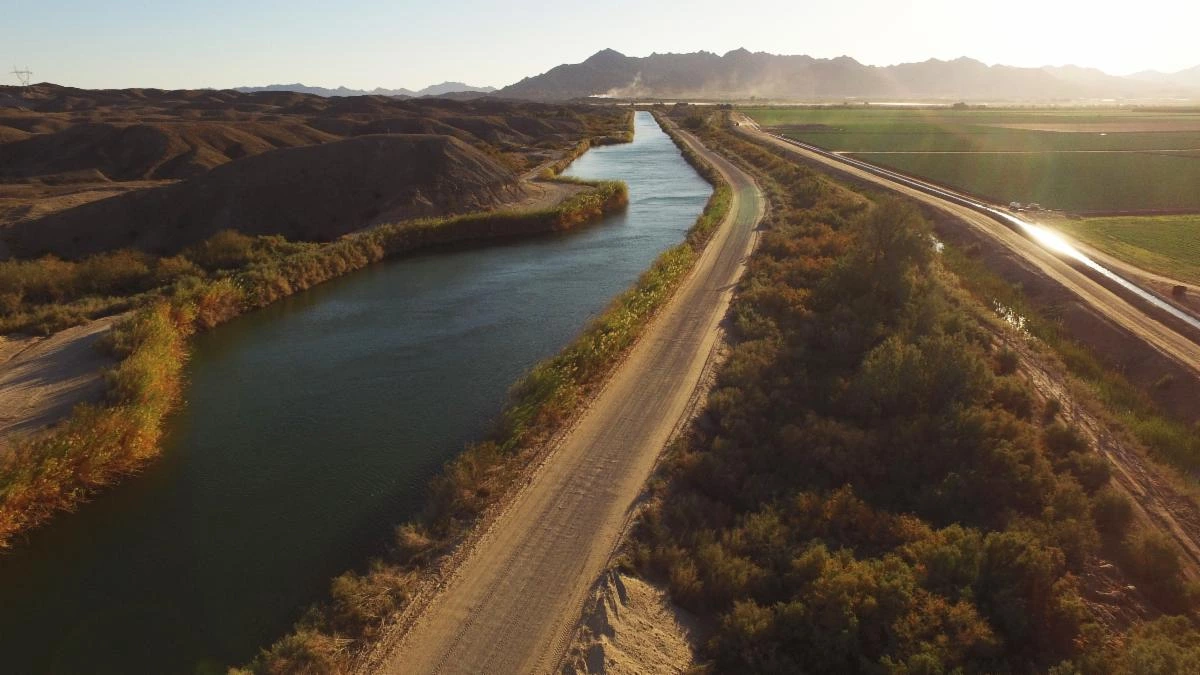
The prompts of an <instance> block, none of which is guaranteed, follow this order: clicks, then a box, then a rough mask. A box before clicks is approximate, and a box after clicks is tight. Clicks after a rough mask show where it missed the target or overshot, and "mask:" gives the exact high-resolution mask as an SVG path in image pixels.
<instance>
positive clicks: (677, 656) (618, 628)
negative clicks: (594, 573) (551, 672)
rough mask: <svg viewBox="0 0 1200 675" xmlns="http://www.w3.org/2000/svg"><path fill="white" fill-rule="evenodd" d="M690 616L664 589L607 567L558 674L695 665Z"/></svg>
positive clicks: (619, 674)
mask: <svg viewBox="0 0 1200 675" xmlns="http://www.w3.org/2000/svg"><path fill="white" fill-rule="evenodd" d="M696 633H697V630H696V619H695V618H694V617H693V616H692V615H691V614H689V613H688V612H686V611H685V610H683V609H680V608H678V607H676V606H675V605H673V604H672V603H671V601H670V599H669V598H668V597H667V593H666V591H665V590H663V589H660V588H657V587H655V586H652V585H650V584H649V583H647V582H645V581H643V580H641V579H638V578H637V577H631V576H626V575H624V574H621V573H620V572H615V571H614V572H609V573H608V574H605V575H604V577H603V578H602V579H601V582H600V584H599V585H598V586H597V588H596V590H595V591H594V592H593V594H592V598H591V600H590V601H589V606H588V609H587V612H586V614H585V616H584V621H583V624H582V625H581V626H580V630H579V633H578V634H577V635H576V639H575V643H574V644H573V645H572V647H571V651H570V653H569V654H568V656H567V660H566V663H564V664H563V669H562V673H563V675H583V674H584V673H588V674H595V673H604V674H605V675H625V674H629V675H634V674H635V673H637V674H649V673H683V672H687V670H688V669H689V668H691V667H692V666H693V665H694V664H695V656H694V653H695V647H694V645H695V636H696Z"/></svg>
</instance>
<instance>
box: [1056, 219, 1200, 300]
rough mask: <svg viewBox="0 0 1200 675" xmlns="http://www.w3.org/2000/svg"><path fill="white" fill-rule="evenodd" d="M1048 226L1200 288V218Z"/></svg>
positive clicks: (1072, 222) (1060, 222)
mask: <svg viewBox="0 0 1200 675" xmlns="http://www.w3.org/2000/svg"><path fill="white" fill-rule="evenodd" d="M1047 224H1048V225H1051V226H1053V227H1055V228H1058V229H1060V230H1062V231H1063V232H1065V233H1067V234H1068V235H1070V236H1072V237H1074V238H1076V239H1078V240H1079V241H1082V242H1084V243H1086V244H1088V245H1090V246H1092V247H1093V248H1096V249H1099V250H1101V251H1103V252H1105V253H1107V254H1109V255H1111V256H1113V257H1115V258H1120V259H1122V260H1124V261H1126V262H1128V263H1130V264H1133V265H1136V266H1138V267H1140V268H1142V269H1145V270H1151V271H1153V272H1157V273H1159V274H1163V275H1166V276H1169V277H1172V278H1175V279H1179V280H1180V281H1184V282H1188V283H1191V284H1200V236H1198V235H1200V215H1183V216H1135V217H1127V216H1116V217H1108V218H1081V219H1074V218H1072V219H1068V218H1053V219H1050V220H1048V221H1047Z"/></svg>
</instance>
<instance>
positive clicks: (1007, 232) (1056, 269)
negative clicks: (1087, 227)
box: [737, 114, 1200, 375]
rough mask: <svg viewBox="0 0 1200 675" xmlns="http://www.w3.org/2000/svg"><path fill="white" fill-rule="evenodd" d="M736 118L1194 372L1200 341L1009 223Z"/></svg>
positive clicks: (745, 129) (745, 128)
mask: <svg viewBox="0 0 1200 675" xmlns="http://www.w3.org/2000/svg"><path fill="white" fill-rule="evenodd" d="M737 121H738V122H739V126H738V127H737V128H738V130H739V131H740V132H741V133H743V134H746V135H748V136H750V137H752V138H755V139H757V140H760V141H764V142H767V143H771V144H773V145H775V146H778V147H780V148H782V149H785V150H787V151H788V152H789V153H792V154H793V155H795V156H797V157H800V158H802V159H804V160H806V161H809V162H817V163H821V164H824V165H826V166H829V167H831V168H833V169H836V170H837V171H840V172H843V173H846V174H849V175H851V176H853V177H854V178H856V179H859V180H864V181H869V182H871V183H875V184H877V185H881V186H883V187H886V188H888V189H890V190H893V191H895V192H899V193H901V194H903V195H905V196H908V197H912V198H913V199H917V200H919V201H922V202H924V203H926V204H929V205H931V206H934V207H936V208H938V209H941V210H943V211H945V212H947V213H950V214H951V215H953V216H955V217H957V218H958V219H960V220H962V221H963V222H965V223H967V224H968V225H969V226H971V227H974V228H976V229H978V230H980V231H981V232H983V233H985V234H987V235H988V236H989V237H991V238H993V239H995V240H996V241H998V242H999V243H1001V244H1002V245H1004V246H1005V247H1007V248H1008V249H1010V250H1011V251H1013V252H1014V253H1016V254H1018V255H1020V256H1022V257H1023V258H1025V259H1026V260H1028V261H1029V262H1031V263H1032V264H1033V265H1034V266H1035V267H1036V268H1037V269H1038V270H1039V271H1041V272H1042V273H1043V274H1045V275H1046V276H1048V277H1050V278H1052V279H1054V280H1055V281H1057V282H1058V283H1060V284H1062V285H1063V286H1064V287H1065V288H1067V289H1068V290H1069V291H1071V292H1072V293H1074V294H1075V295H1076V296H1078V297H1079V299H1080V300H1082V301H1083V302H1084V303H1085V304H1087V305H1088V306H1090V307H1092V308H1093V309H1095V310H1096V311H1098V312H1100V313H1101V314H1103V315H1104V316H1107V317H1108V318H1109V319H1110V320H1112V321H1113V322H1114V323H1116V324H1117V325H1118V326H1120V327H1121V328H1123V329H1125V330H1127V331H1129V332H1130V333H1132V334H1134V335H1136V336H1138V337H1139V338H1141V339H1142V340H1143V341H1144V342H1145V343H1146V344H1148V345H1149V346H1150V347H1152V348H1153V349H1155V350H1157V351H1159V352H1160V353H1162V354H1164V355H1166V356H1167V357H1168V358H1171V359H1173V360H1174V361H1176V362H1178V363H1179V364H1181V365H1183V366H1184V367H1186V368H1188V369H1189V370H1191V371H1192V372H1194V373H1196V374H1198V375H1200V345H1198V344H1196V342H1194V341H1193V340H1192V339H1191V338H1189V337H1188V336H1186V335H1184V334H1181V333H1180V332H1177V331H1176V330H1175V329H1173V328H1172V327H1170V326H1168V325H1166V324H1164V323H1162V322H1160V321H1158V320H1157V319H1155V318H1154V317H1153V316H1151V315H1149V314H1147V312H1146V311H1145V310H1144V309H1143V308H1142V307H1140V306H1137V305H1134V304H1132V303H1130V302H1129V301H1128V300H1126V299H1125V298H1123V297H1121V296H1119V295H1117V294H1116V293H1114V292H1113V291H1111V290H1109V289H1108V288H1107V287H1105V286H1104V285H1102V284H1100V283H1099V282H1097V281H1096V280H1095V279H1093V278H1092V277H1090V276H1088V275H1087V274H1084V273H1083V272H1081V271H1080V270H1079V269H1076V268H1075V267H1074V266H1072V265H1071V264H1070V263H1068V262H1067V261H1066V260H1065V259H1064V258H1063V257H1060V255H1057V254H1055V253H1054V252H1052V251H1051V250H1049V249H1048V248H1046V247H1045V246H1043V245H1041V244H1039V243H1037V242H1035V241H1034V240H1032V239H1030V238H1028V237H1026V236H1024V235H1022V234H1020V233H1018V232H1017V231H1015V230H1014V229H1012V228H1011V227H1009V226H1007V225H1004V224H1002V223H1000V222H999V221H997V220H995V219H994V218H992V217H989V216H987V215H984V214H983V213H980V212H979V211H976V210H974V209H972V208H969V207H967V206H964V205H962V204H959V203H955V202H954V201H950V200H947V199H943V198H940V197H937V196H935V195H931V194H929V193H927V192H924V191H921V190H918V189H916V188H914V187H911V186H909V185H905V184H903V183H900V182H897V181H895V180H892V179H889V178H887V177H884V176H880V175H878V174H876V173H872V172H870V171H867V170H865V169H863V168H860V167H857V166H853V165H851V164H848V163H846V162H844V161H842V160H841V159H839V158H837V157H830V156H829V155H827V154H821V153H819V152H815V151H813V150H810V149H807V148H804V147H800V146H798V145H796V144H794V143H792V142H789V141H787V140H784V139H782V138H780V137H777V136H775V135H773V134H770V133H768V132H766V131H764V130H762V129H760V128H759V127H758V125H757V124H755V123H754V122H753V121H752V120H750V119H749V118H748V117H745V116H744V115H740V114H739V116H738V118H737ZM939 189H940V190H942V192H944V193H946V194H953V193H952V192H951V191H949V190H945V189H944V188H939ZM961 198H962V199H963V200H969V199H970V198H968V197H965V196H964V197H961ZM1176 311H1180V310H1178V309H1177V310H1176ZM1190 320H1191V321H1195V318H1194V317H1192V318H1190Z"/></svg>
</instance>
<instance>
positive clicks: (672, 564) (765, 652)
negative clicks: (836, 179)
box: [631, 129, 1200, 673]
mask: <svg viewBox="0 0 1200 675" xmlns="http://www.w3.org/2000/svg"><path fill="white" fill-rule="evenodd" d="M702 133H705V134H706V139H707V141H708V142H709V143H712V144H716V145H723V146H725V148H726V149H727V150H730V151H733V152H735V153H736V154H737V155H738V156H739V157H740V158H741V159H740V161H742V162H743V163H745V164H747V165H749V166H751V167H753V168H755V169H756V170H757V171H759V172H760V174H762V175H763V177H764V182H765V184H766V185H767V186H768V188H769V189H770V191H771V196H772V206H773V211H772V216H771V218H770V219H769V223H768V226H769V229H768V231H767V233H766V234H765V236H764V237H763V239H762V242H761V245H760V248H759V250H758V251H757V252H756V254H755V256H754V258H753V259H752V261H751V264H750V268H749V270H748V273H747V276H746V278H745V280H744V281H743V283H742V285H741V289H740V293H739V295H738V298H737V299H736V301H735V305H734V307H733V317H734V320H733V325H734V330H733V336H732V337H733V339H734V342H735V346H734V348H733V350H732V354H731V356H730V358H729V360H728V361H727V362H726V364H725V365H724V366H723V368H722V370H721V372H720V374H719V379H718V383H717V386H716V388H715V390H714V392H713V393H712V395H711V397H710V400H709V403H708V407H707V411H706V414H705V416H704V417H703V419H702V422H701V424H699V425H697V429H696V430H695V431H694V433H693V436H692V437H691V438H689V439H687V440H686V441H684V442H683V443H681V445H680V447H678V448H676V449H675V451H674V452H673V454H672V459H671V461H670V464H669V466H668V469H667V472H668V477H669V480H668V481H667V483H666V487H665V488H664V489H663V493H662V494H661V495H660V499H659V500H658V505H657V506H656V508H654V509H651V510H650V511H648V512H647V514H646V515H645V516H644V517H643V519H642V521H641V522H640V524H639V527H638V531H637V535H636V538H635V544H634V545H633V547H632V553H631V556H632V562H633V564H634V565H635V566H636V567H637V568H638V569H640V570H642V571H643V572H644V573H646V574H647V575H649V576H652V577H656V578H658V579H661V580H663V581H665V582H666V583H667V585H668V587H669V589H670V592H671V595H672V597H673V599H674V600H675V601H676V602H678V603H679V604H680V605H681V606H683V607H685V608H687V609H689V610H691V611H694V612H697V613H699V614H700V615H702V616H705V617H709V618H710V619H711V623H712V624H713V625H715V628H714V630H713V631H712V634H711V636H709V638H708V639H707V641H706V642H705V643H704V644H703V646H702V650H701V656H702V657H703V659H704V660H705V661H707V662H708V663H709V666H710V668H711V669H712V670H714V671H717V672H731V673H749V672H754V673H766V672H777V673H797V672H837V673H842V672H903V673H910V672H911V673H939V672H953V671H958V672H1038V671H1047V670H1054V671H1055V672H1062V673H1067V672H1112V671H1117V672H1164V673H1165V672H1179V671H1178V670H1175V669H1176V668H1180V667H1182V666H1184V665H1185V664H1187V663H1189V661H1188V659H1191V658H1194V657H1196V656H1200V650H1198V647H1197V644H1200V637H1197V633H1196V632H1195V629H1194V627H1193V626H1192V623H1191V620H1190V619H1186V618H1178V619H1167V620H1163V621H1160V622H1157V623H1153V624H1148V625H1147V626H1144V627H1142V628H1140V629H1138V630H1137V631H1136V632H1135V633H1134V635H1132V636H1128V641H1127V642H1126V643H1125V644H1126V647H1125V648H1122V649H1119V650H1117V651H1115V652H1114V651H1110V648H1111V645H1112V644H1114V642H1113V639H1112V638H1113V636H1112V635H1110V634H1106V633H1105V629H1103V628H1102V627H1100V626H1099V625H1097V624H1096V623H1094V620H1093V617H1092V615H1091V613H1090V612H1089V610H1088V608H1087V605H1086V603H1085V601H1084V598H1083V593H1082V590H1081V581H1080V579H1081V575H1082V573H1083V571H1084V569H1085V565H1086V564H1087V563H1088V561H1089V560H1092V559H1094V558H1095V557H1096V556H1097V555H1099V554H1104V555H1108V556H1109V557H1113V558H1116V559H1117V560H1118V561H1119V563H1120V565H1121V567H1122V568H1123V569H1124V570H1125V571H1126V572H1127V573H1128V574H1129V575H1130V576H1131V577H1133V579H1134V580H1135V581H1136V582H1137V583H1138V585H1139V586H1140V587H1141V588H1142V590H1143V591H1145V592H1146V593H1147V595H1149V596H1150V597H1151V599H1152V600H1153V601H1154V602H1155V604H1156V605H1157V607H1158V608H1160V609H1163V610H1166V611H1168V612H1177V613H1187V612H1189V611H1190V609H1191V607H1193V606H1194V603H1193V602H1192V595H1191V593H1190V589H1189V588H1188V587H1187V586H1186V585H1185V584H1184V582H1183V580H1182V578H1181V576H1180V566H1179V563H1178V558H1177V555H1178V554H1177V553H1176V551H1175V549H1174V547H1173V545H1172V543H1171V542H1169V541H1167V540H1166V539H1164V538H1161V537H1157V536H1155V535H1151V534H1145V533H1131V532H1130V531H1129V528H1130V522H1131V509H1130V504H1129V503H1128V501H1127V500H1126V499H1125V498H1124V497H1123V496H1122V495H1121V494H1119V493H1118V492H1116V491H1115V490H1113V489H1112V488H1111V487H1109V486H1108V483H1109V478H1108V473H1107V465H1106V464H1105V463H1104V462H1103V461H1102V460H1101V459H1100V458H1098V457H1097V456H1096V455H1095V454H1094V453H1092V452H1091V451H1090V450H1089V448H1088V447H1087V445H1086V443H1084V442H1083V441H1082V439H1081V438H1080V437H1079V436H1078V435H1077V434H1075V433H1074V432H1073V431H1072V430H1071V429H1069V428H1068V427H1066V426H1064V425H1062V424H1061V423H1059V422H1053V423H1049V424H1047V422H1046V420H1048V419H1051V418H1052V417H1053V412H1054V411H1053V410H1039V409H1038V408H1039V406H1040V405H1041V404H1039V402H1038V401H1037V400H1036V399H1035V398H1034V396H1033V395H1032V393H1031V391H1030V390H1029V387H1028V385H1027V383H1026V382H1024V381H1023V380H1022V379H1020V378H1019V376H1017V375H1016V374H1014V373H1013V366H1014V360H1013V358H1012V356H1013V355H1012V354H1011V353H1008V352H1005V351H1004V350H1001V349H997V348H994V347H993V345H992V339H991V337H990V334H989V333H988V332H987V331H985V330H984V329H983V328H982V327H981V326H980V324H979V322H978V321H977V320H975V319H974V318H973V317H972V315H971V314H970V312H968V311H967V309H966V308H965V307H964V306H962V304H961V303H962V302H963V301H962V300H960V299H959V297H960V296H958V295H956V294H954V293H951V292H949V291H948V290H947V288H946V286H945V282H943V281H941V280H940V278H941V275H940V273H939V271H938V263H937V262H936V260H935V257H936V254H935V253H934V251H933V246H932V243H931V239H930V236H929V232H928V230H927V227H926V224H925V222H924V220H923V218H922V217H921V215H920V214H919V213H918V212H916V211H915V210H913V209H912V208H911V207H909V206H907V205H905V204H902V203H899V202H896V201H890V200H887V199H883V198H875V199H874V201H873V203H872V202H868V201H866V200H864V199H863V198H862V196H861V195H855V194H853V193H850V192H848V191H846V190H845V189H843V188H840V187H837V186H835V185H833V184H831V183H828V182H825V181H822V180H820V179H818V178H817V177H816V176H815V175H813V174H811V173H810V172H808V171H807V170H805V169H803V168H800V167H797V166H795V165H792V164H788V163H786V162H782V160H780V159H779V158H778V157H776V156H774V155H773V153H771V152H768V151H766V150H763V149H762V148H760V147H758V146H755V145H751V144H748V143H745V142H744V141H741V140H739V139H737V138H735V137H733V136H731V135H729V134H728V133H726V132H723V131H720V130H715V129H709V130H707V131H702Z"/></svg>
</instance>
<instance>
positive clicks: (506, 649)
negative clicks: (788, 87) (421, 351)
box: [383, 139, 765, 674]
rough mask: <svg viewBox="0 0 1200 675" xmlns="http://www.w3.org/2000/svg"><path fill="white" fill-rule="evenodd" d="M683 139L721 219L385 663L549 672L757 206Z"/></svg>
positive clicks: (669, 413)
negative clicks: (725, 195) (719, 186)
mask: <svg viewBox="0 0 1200 675" xmlns="http://www.w3.org/2000/svg"><path fill="white" fill-rule="evenodd" d="M689 142H690V143H691V144H692V145H693V147H695V148H696V149H697V151H699V152H701V153H702V154H703V155H704V156H705V157H706V158H707V159H708V160H709V161H710V162H712V163H713V164H714V165H715V166H717V167H718V169H719V170H720V171H721V173H722V174H723V175H724V176H725V178H726V180H728V181H729V182H730V184H731V185H732V186H733V188H734V200H733V205H732V208H731V211H730V214H731V215H730V217H729V218H727V219H726V221H725V223H723V225H722V227H721V229H720V230H719V232H718V234H717V235H716V236H715V237H714V238H713V240H712V241H711V242H710V244H709V246H708V248H707V249H706V250H705V252H704V254H703V255H702V256H701V258H700V260H699V261H698V263H697V265H696V269H695V270H693V272H692V274H691V275H690V276H689V277H688V278H687V279H686V280H685V282H684V284H683V286H682V287H681V288H680V289H679V291H678V292H677V294H676V295H675V297H674V299H673V300H672V301H671V302H670V304H669V305H668V306H667V307H666V308H665V309H664V310H663V312H662V313H661V314H660V315H659V316H658V317H657V318H656V319H655V320H654V322H653V323H652V324H651V326H650V327H649V328H648V330H647V332H646V334H645V335H644V336H643V338H642V339H641V341H640V342H639V343H638V345H637V346H636V347H635V348H634V349H633V351H632V352H631V353H630V355H629V357H628V358H627V360H626V361H625V362H624V364H622V366H621V367H620V368H619V369H618V371H617V372H616V373H615V374H614V376H613V378H612V380H611V381H610V382H609V383H608V385H607V386H606V387H605V388H604V390H603V391H602V392H601V393H600V395H599V396H598V397H597V399H596V400H595V401H594V402H593V404H592V406H591V407H590V408H589V409H588V410H587V411H586V412H585V413H584V414H583V416H582V418H581V419H580V421H579V422H578V424H577V425H576V426H575V428H574V429H573V430H572V431H571V432H570V433H569V434H568V435H567V437H566V438H565V439H564V441H563V442H562V444H561V445H560V446H559V447H558V448H557V449H555V450H554V451H553V452H552V454H551V455H550V456H549V457H548V458H547V460H546V461H545V463H544V464H543V465H542V467H540V469H539V470H538V471H537V472H536V473H535V474H534V476H533V478H532V479H531V481H530V483H529V485H527V486H526V487H525V488H524V489H523V490H522V492H521V493H520V494H519V495H518V496H517V497H516V498H515V499H514V501H513V503H512V504H511V505H510V506H509V507H508V508H507V509H506V510H505V512H504V513H502V514H501V515H500V516H499V517H498V518H497V519H496V521H495V522H494V523H493V525H492V527H491V528H490V530H489V531H488V532H487V533H486V534H484V535H483V537H482V538H481V539H480V540H479V542H478V544H477V545H476V546H475V548H474V549H473V550H472V551H470V552H469V553H468V555H467V557H466V558H465V560H464V561H463V563H462V565H461V566H460V567H459V568H458V570H457V571H456V573H455V574H454V575H453V576H452V577H451V578H450V579H449V581H448V582H447V583H446V584H445V586H444V587H443V589H442V590H441V591H440V592H439V594H438V596H437V597H436V598H435V599H434V600H433V601H432V602H431V603H430V604H429V605H428V606H427V607H426V608H425V611H424V612H423V613H422V615H421V616H420V617H419V619H418V620H417V621H416V622H415V623H414V624H413V625H412V626H411V628H410V629H409V630H408V631H407V633H406V634H405V635H402V636H400V637H399V638H398V639H397V641H396V647H395V648H394V650H392V652H391V654H390V656H389V658H388V659H387V663H386V665H385V666H384V668H383V670H384V671H385V672H391V673H405V674H417V673H498V674H503V673H530V672H549V671H551V670H553V669H555V668H556V667H557V665H558V663H559V661H560V659H561V658H562V656H563V655H564V653H565V651H566V649H567V647H568V643H569V640H570V638H571V634H572V629H573V628H574V624H575V622H576V621H577V620H578V618H579V616H580V613H581V611H582V607H583V604H584V601H585V600H586V597H587V594H588V590H589V586H590V585H591V583H592V582H593V581H594V580H595V579H596V578H597V576H598V575H599V574H600V572H601V570H602V568H603V566H604V565H605V563H606V562H607V560H608V558H609V556H610V555H611V552H612V551H613V549H614V547H615V546H616V544H617V541H618V538H619V536H620V533H621V531H622V529H623V527H624V526H625V524H626V522H627V519H628V518H629V516H630V514H631V507H632V506H633V505H634V502H635V500H636V498H637V496H638V494H639V493H640V491H641V490H642V486H643V484H644V482H645V481H646V479H647V478H648V477H649V475H650V472H651V471H652V469H653V467H654V464H655V461H656V460H657V458H658V455H659V453H660V452H661V450H662V449H663V446H664V445H665V444H666V442H667V441H668V439H669V438H670V436H671V435H672V434H673V432H674V431H675V429H676V427H677V426H678V425H679V423H680V421H681V418H682V417H683V416H684V414H685V411H686V409H687V407H688V404H689V401H690V400H691V398H692V396H693V394H694V392H695V390H696V387H697V384H698V382H699V380H700V376H701V373H702V371H703V370H704V365H705V363H706V361H707V360H708V358H709V355H710V354H711V352H712V348H713V346H714V345H715V343H716V340H717V335H718V326H719V323H720V320H721V317H722V316H723V315H724V313H725V311H726V309H727V307H728V304H729V300H730V297H731V296H732V292H733V284H734V282H735V281H736V280H737V278H738V276H739V275H740V274H741V271H742V269H743V267H744V264H745V259H746V256H747V255H748V254H749V252H750V250H751V248H752V245H753V241H754V229H755V227H756V225H757V223H758V222H759V220H760V219H761V217H762V214H763V209H764V208H765V201H764V199H763V197H762V194H761V193H760V192H759V190H758V188H757V186H756V185H755V184H754V182H753V180H752V179H751V178H749V177H748V176H747V175H746V174H744V173H743V172H741V171H740V170H739V169H737V168H735V167H734V166H733V165H732V164H730V163H729V162H727V161H725V160H724V159H723V158H721V157H719V156H717V155H715V154H714V153H711V152H708V151H707V150H705V149H703V148H702V147H701V146H699V144H698V143H696V142H695V141H694V139H692V140H690V141H689Z"/></svg>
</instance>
